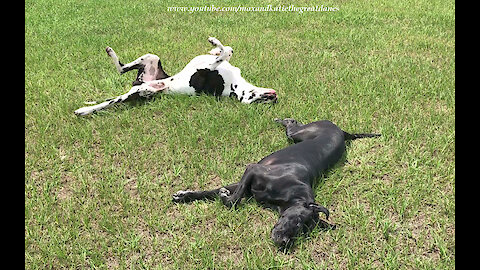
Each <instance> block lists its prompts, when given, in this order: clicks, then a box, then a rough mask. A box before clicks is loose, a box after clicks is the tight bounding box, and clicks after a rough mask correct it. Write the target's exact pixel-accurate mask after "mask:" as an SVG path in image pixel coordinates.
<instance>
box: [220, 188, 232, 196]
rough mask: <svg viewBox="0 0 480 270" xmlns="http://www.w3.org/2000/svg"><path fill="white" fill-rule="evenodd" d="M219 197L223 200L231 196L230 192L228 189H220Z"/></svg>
mask: <svg viewBox="0 0 480 270" xmlns="http://www.w3.org/2000/svg"><path fill="white" fill-rule="evenodd" d="M218 195H219V196H220V197H221V198H226V197H228V196H230V191H229V190H228V189H226V188H223V187H222V188H220V190H219V191H218Z"/></svg>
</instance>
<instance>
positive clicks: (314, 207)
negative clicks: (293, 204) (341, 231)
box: [308, 203, 330, 220]
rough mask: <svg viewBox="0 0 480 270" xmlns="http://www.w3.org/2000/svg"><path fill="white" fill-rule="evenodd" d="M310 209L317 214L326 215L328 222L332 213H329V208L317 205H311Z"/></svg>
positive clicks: (309, 205)
mask: <svg viewBox="0 0 480 270" xmlns="http://www.w3.org/2000/svg"><path fill="white" fill-rule="evenodd" d="M308 208H310V209H312V210H313V211H315V212H317V213H318V212H322V213H324V214H325V215H326V216H327V220H328V217H329V216H330V212H329V211H328V209H327V208H325V207H324V206H321V205H318V204H316V203H309V204H308Z"/></svg>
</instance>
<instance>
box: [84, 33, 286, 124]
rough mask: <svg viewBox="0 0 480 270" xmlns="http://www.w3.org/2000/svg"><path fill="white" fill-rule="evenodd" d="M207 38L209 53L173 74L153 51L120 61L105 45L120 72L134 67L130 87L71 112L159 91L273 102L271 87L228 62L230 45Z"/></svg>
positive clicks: (110, 104)
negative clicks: (255, 81)
mask: <svg viewBox="0 0 480 270" xmlns="http://www.w3.org/2000/svg"><path fill="white" fill-rule="evenodd" d="M208 41H209V42H210V43H211V44H212V45H214V46H215V48H214V49H212V50H211V51H210V52H209V53H210V54H209V55H200V56H197V57H195V58H193V59H192V60H191V61H190V63H188V64H187V65H186V66H185V68H184V69H183V70H182V71H180V72H179V73H178V74H176V75H174V76H169V75H168V74H167V73H166V72H165V71H164V70H163V68H162V63H161V61H160V58H159V57H158V56H156V55H154V54H145V55H143V56H141V57H139V58H138V59H137V60H135V61H133V62H131V63H128V64H122V63H121V62H120V61H119V59H118V56H117V54H116V53H115V51H114V50H113V49H112V48H110V47H107V49H106V51H107V54H108V55H109V56H110V57H111V58H112V60H113V63H114V64H115V67H116V68H117V70H118V72H119V73H120V74H123V73H125V72H127V71H130V70H134V69H136V70H138V73H137V77H136V79H135V81H134V82H133V87H132V88H131V89H130V91H128V92H127V93H125V94H123V95H121V96H118V97H116V98H111V99H107V100H106V101H105V102H102V103H100V104H96V105H93V106H87V107H83V108H80V109H78V110H76V111H75V114H76V115H87V114H91V113H93V112H96V111H99V110H102V109H105V108H107V107H110V106H112V105H114V104H116V103H119V102H124V101H128V100H132V99H136V98H138V97H146V98H149V97H151V96H153V95H154V94H156V93H159V92H162V93H166V94H174V93H179V94H189V95H195V94H201V93H205V94H207V95H213V96H230V97H235V98H237V99H238V100H239V101H240V102H242V103H247V104H249V103H253V102H262V103H266V102H276V100H277V94H276V92H275V90H273V89H269V88H262V87H257V86H254V85H252V84H250V83H248V82H247V81H246V80H245V79H244V78H243V77H242V76H241V74H240V69H239V68H237V67H234V66H232V65H231V64H230V63H229V62H228V61H229V60H230V58H231V57H232V54H233V50H232V48H231V47H229V46H223V45H222V43H220V41H218V40H217V39H216V38H213V37H210V38H208Z"/></svg>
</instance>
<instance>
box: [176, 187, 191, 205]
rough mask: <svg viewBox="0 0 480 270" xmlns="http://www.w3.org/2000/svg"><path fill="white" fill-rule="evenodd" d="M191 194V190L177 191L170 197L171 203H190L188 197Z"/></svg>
mask: <svg viewBox="0 0 480 270" xmlns="http://www.w3.org/2000/svg"><path fill="white" fill-rule="evenodd" d="M192 193H193V191H191V190H180V191H177V192H176V193H175V194H173V195H172V201H173V202H176V203H179V202H188V201H190V196H189V195H191V194H192Z"/></svg>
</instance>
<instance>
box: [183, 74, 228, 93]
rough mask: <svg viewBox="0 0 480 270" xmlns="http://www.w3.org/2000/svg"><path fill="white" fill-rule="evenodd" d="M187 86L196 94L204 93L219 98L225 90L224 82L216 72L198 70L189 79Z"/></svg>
mask: <svg viewBox="0 0 480 270" xmlns="http://www.w3.org/2000/svg"><path fill="white" fill-rule="evenodd" d="M189 85H190V86H191V87H193V88H194V89H195V92H196V93H197V94H201V93H205V94H207V95H212V96H221V95H222V93H223V90H224V88H225V81H224V80H223V77H222V76H221V75H220V74H219V73H218V70H213V71H212V70H209V69H206V68H204V69H198V70H197V72H195V73H194V74H193V75H192V77H190V81H189Z"/></svg>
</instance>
